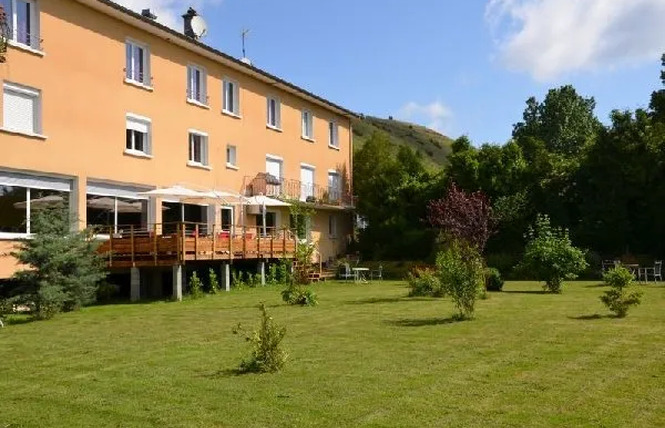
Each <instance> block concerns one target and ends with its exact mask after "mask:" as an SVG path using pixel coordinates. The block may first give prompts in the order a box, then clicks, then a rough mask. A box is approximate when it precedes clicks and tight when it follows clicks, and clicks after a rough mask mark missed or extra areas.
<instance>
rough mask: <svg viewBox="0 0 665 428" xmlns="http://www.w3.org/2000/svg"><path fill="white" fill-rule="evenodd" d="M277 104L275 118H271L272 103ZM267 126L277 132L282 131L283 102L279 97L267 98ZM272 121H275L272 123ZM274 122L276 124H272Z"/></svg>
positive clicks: (270, 96)
mask: <svg viewBox="0 0 665 428" xmlns="http://www.w3.org/2000/svg"><path fill="white" fill-rule="evenodd" d="M271 102H273V103H275V113H274V117H271V111H270V110H271V108H270V107H271V105H270V103H271ZM266 110H267V111H266V126H267V127H268V128H270V129H272V130H275V131H281V130H282V101H281V100H280V99H279V97H276V96H272V95H269V96H267V97H266ZM271 119H273V120H272V121H271ZM272 122H274V123H272Z"/></svg>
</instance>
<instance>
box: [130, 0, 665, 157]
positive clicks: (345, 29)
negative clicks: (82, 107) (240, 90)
mask: <svg viewBox="0 0 665 428" xmlns="http://www.w3.org/2000/svg"><path fill="white" fill-rule="evenodd" d="M117 1H119V2H120V3H123V4H125V5H127V6H128V7H130V8H133V9H136V10H140V9H141V8H142V7H148V6H150V7H152V8H153V10H155V11H156V12H157V14H158V15H159V19H160V20H161V21H162V22H164V23H166V24H167V25H171V26H174V27H175V28H176V29H181V22H180V17H179V15H180V14H182V13H183V12H184V11H185V10H186V9H187V7H188V6H190V5H192V6H194V7H196V8H197V9H198V10H199V13H200V14H201V15H202V16H203V17H204V18H205V19H206V21H207V22H208V27H209V34H208V36H207V37H206V38H205V39H204V40H203V41H204V42H205V43H207V44H209V45H212V46H214V47H216V48H219V49H221V50H222V51H224V52H227V53H229V54H231V55H234V56H238V57H239V56H241V41H240V40H241V39H240V33H241V31H242V29H243V28H248V29H250V30H251V32H250V34H249V36H248V39H247V54H248V57H250V58H251V59H252V61H253V62H254V65H256V66H258V67H260V68H263V69H265V70H267V71H269V72H271V73H274V74H277V75H279V76H280V77H282V78H285V79H286V80H289V81H291V82H293V83H295V84H297V85H299V86H301V87H304V88H305V89H308V90H311V91H313V92H315V93H317V94H319V95H321V96H323V97H325V98H327V99H329V100H331V101H333V102H336V103H338V104H341V105H343V106H345V107H347V108H349V109H351V110H353V111H356V112H359V113H364V114H368V115H373V116H380V117H387V116H389V115H391V116H394V117H395V118H400V119H404V120H409V121H413V122H417V123H421V124H423V125H426V126H430V127H432V128H435V129H437V130H439V131H441V132H443V133H445V134H447V135H449V136H451V137H457V136H459V135H462V134H467V135H469V136H470V137H471V139H472V140H473V141H474V142H475V143H476V144H481V143H484V142H495V143H504V142H505V141H506V140H507V139H508V138H510V134H511V131H512V125H513V124H514V123H515V122H517V121H519V120H521V115H522V111H523V109H524V102H525V101H526V99H527V98H528V97H529V96H531V95H535V96H536V97H538V98H539V99H542V97H543V96H544V94H545V93H546V92H547V90H548V89H549V88H553V87H557V86H560V85H563V84H568V83H570V84H573V85H574V86H575V87H576V88H577V90H578V92H580V93H581V94H583V95H585V96H594V97H595V99H596V102H597V110H596V112H597V115H598V117H599V118H600V119H601V120H603V121H607V117H608V114H609V112H610V111H611V110H612V109H615V108H620V109H634V108H637V107H645V106H646V105H647V104H648V102H649V96H650V94H651V92H652V91H653V90H655V89H658V88H660V80H659V72H660V55H661V53H663V52H665V25H662V22H665V0H630V1H624V0H465V1H459V0H412V1H410V2H406V1H397V0H364V1H360V0H355V1H351V0H336V1H334V2H323V1H305V0H291V1H288V0H287V1H279V2H276V1H268V0H193V1H191V2H190V1H181V0H117Z"/></svg>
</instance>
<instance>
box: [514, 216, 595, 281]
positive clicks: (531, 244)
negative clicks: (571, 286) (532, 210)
mask: <svg viewBox="0 0 665 428" xmlns="http://www.w3.org/2000/svg"><path fill="white" fill-rule="evenodd" d="M526 238H527V240H528V243H527V244H526V248H525V250H524V258H523V260H522V262H521V263H520V266H519V268H520V269H522V270H523V271H525V272H529V273H531V274H533V275H535V276H536V278H537V279H538V280H539V281H545V286H544V289H545V290H547V291H549V292H551V293H561V291H562V287H563V281H564V280H570V279H575V278H577V276H578V275H579V274H580V272H582V271H584V269H586V268H587V266H588V265H587V262H586V260H585V252H584V251H582V250H580V249H579V248H576V247H574V246H573V243H572V241H571V240H570V236H569V235H568V230H567V229H563V228H559V227H553V226H552V225H551V224H550V218H549V217H548V216H546V215H538V218H537V219H536V224H535V226H534V227H531V228H529V231H528V232H527V236H526Z"/></svg>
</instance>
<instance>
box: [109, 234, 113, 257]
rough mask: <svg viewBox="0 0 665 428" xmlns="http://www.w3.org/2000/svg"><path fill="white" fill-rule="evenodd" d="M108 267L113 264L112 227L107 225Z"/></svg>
mask: <svg viewBox="0 0 665 428" xmlns="http://www.w3.org/2000/svg"><path fill="white" fill-rule="evenodd" d="M109 236H110V237H111V239H109V267H111V266H113V228H112V227H109Z"/></svg>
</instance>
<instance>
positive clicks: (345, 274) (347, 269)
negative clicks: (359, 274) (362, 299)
mask: <svg viewBox="0 0 665 428" xmlns="http://www.w3.org/2000/svg"><path fill="white" fill-rule="evenodd" d="M339 269H340V271H339V273H338V274H337V276H338V278H339V279H344V280H347V279H356V275H355V273H354V272H353V271H352V270H351V266H350V265H349V264H348V263H343V264H341V265H339Z"/></svg>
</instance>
